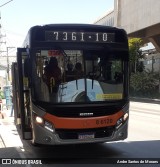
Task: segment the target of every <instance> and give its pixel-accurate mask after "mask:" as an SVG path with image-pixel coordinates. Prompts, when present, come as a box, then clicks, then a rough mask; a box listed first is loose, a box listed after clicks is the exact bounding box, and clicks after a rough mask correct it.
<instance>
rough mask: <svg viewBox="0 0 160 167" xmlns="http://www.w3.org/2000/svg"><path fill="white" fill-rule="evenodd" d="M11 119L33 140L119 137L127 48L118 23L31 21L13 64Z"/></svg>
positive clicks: (124, 129) (125, 109)
mask: <svg viewBox="0 0 160 167" xmlns="http://www.w3.org/2000/svg"><path fill="white" fill-rule="evenodd" d="M12 78H13V81H12V86H13V97H14V100H13V103H14V111H15V113H14V117H15V125H16V127H17V129H18V132H19V134H20V136H21V138H22V139H24V140H30V141H31V142H32V144H33V145H42V144H43V145H61V144H82V143H100V142H111V141H118V140H124V139H126V138H127V134H128V118H129V86H128V85H129V53H128V39H127V35H126V32H125V31H124V30H123V29H119V28H116V27H108V26H102V25H92V24H48V25H43V26H34V27H31V28H30V30H29V31H28V34H27V36H26V38H25V40H24V43H23V46H22V47H21V48H17V61H16V62H14V63H13V64H12Z"/></svg>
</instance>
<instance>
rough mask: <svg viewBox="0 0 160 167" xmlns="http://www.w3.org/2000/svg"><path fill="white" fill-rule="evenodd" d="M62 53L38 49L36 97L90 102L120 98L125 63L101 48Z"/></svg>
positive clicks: (121, 95)
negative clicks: (92, 50)
mask: <svg viewBox="0 0 160 167" xmlns="http://www.w3.org/2000/svg"><path fill="white" fill-rule="evenodd" d="M64 53H65V54H64ZM64 53H63V52H61V51H60V50H40V51H37V54H36V59H35V65H36V68H35V71H34V90H33V91H34V96H35V98H36V99H37V100H40V101H46V102H53V103H68V102H84V103H85V102H86V103H92V102H98V101H107V100H119V99H122V98H123V80H124V79H123V78H124V76H123V75H124V74H123V70H124V69H123V68H124V62H123V61H122V60H121V59H120V58H119V59H117V58H115V56H114V55H113V54H112V55H106V54H104V53H101V52H100V51H99V52H89V51H87V52H85V51H81V50H65V51H64Z"/></svg>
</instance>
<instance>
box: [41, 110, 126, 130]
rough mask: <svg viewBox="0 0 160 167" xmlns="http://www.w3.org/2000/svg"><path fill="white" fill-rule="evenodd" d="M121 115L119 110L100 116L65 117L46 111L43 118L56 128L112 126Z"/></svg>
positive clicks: (121, 112)
mask: <svg viewBox="0 0 160 167" xmlns="http://www.w3.org/2000/svg"><path fill="white" fill-rule="evenodd" d="M123 115H124V113H123V111H119V112H118V113H116V114H113V115H108V116H101V117H91V118H89V117H87V118H66V117H57V116H54V115H51V114H49V113H46V114H45V115H44V119H45V120H46V121H49V122H50V123H52V124H53V125H54V127H55V128H56V129H87V128H99V127H107V126H114V125H115V124H116V122H117V120H118V119H119V118H120V117H122V116H123Z"/></svg>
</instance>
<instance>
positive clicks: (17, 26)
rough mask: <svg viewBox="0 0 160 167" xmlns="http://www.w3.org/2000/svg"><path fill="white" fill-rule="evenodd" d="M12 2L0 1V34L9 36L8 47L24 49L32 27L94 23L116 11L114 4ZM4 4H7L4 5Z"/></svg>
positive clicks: (96, 0)
mask: <svg viewBox="0 0 160 167" xmlns="http://www.w3.org/2000/svg"><path fill="white" fill-rule="evenodd" d="M9 1H10V0H0V12H1V20H0V23H1V26H2V28H1V33H2V35H6V37H5V38H4V39H5V40H6V42H7V47H21V46H22V43H23V40H24V39H25V36H26V34H27V32H28V30H29V28H30V27H32V26H35V25H43V24H53V23H93V22H94V21H95V20H97V19H98V18H99V17H101V16H103V15H104V14H105V13H107V11H109V10H112V9H113V8H114V0H11V1H10V2H9ZM7 2H9V3H7ZM5 3H7V4H6V5H4V4H5ZM3 5H4V6H3ZM4 39H3V41H4ZM1 41H2V39H1ZM5 47H6V46H5ZM14 50H16V49H15V48H14V49H10V51H9V54H11V52H13V51H14Z"/></svg>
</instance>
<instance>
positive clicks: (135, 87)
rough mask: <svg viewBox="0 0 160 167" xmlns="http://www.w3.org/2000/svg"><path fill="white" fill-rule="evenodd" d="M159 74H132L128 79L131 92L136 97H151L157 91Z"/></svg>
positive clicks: (144, 72)
mask: <svg viewBox="0 0 160 167" xmlns="http://www.w3.org/2000/svg"><path fill="white" fill-rule="evenodd" d="M158 85H159V74H158V73H152V72H151V71H143V72H137V73H132V74H131V77H130V88H131V92H134V93H136V94H137V95H140V94H141V95H142V94H143V95H144V96H146V95H151V94H152V95H153V93H154V92H157V91H158Z"/></svg>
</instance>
